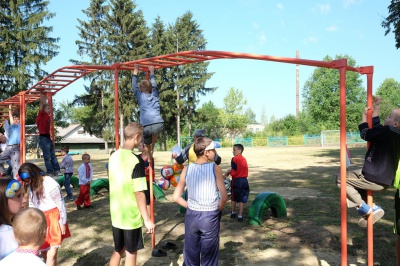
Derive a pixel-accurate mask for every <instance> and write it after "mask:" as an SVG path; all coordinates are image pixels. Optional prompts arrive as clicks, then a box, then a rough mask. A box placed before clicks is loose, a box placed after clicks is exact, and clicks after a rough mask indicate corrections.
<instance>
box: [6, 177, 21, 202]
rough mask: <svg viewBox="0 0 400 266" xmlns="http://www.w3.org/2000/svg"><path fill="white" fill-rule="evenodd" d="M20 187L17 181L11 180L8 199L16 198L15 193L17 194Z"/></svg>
mask: <svg viewBox="0 0 400 266" xmlns="http://www.w3.org/2000/svg"><path fill="white" fill-rule="evenodd" d="M20 187H21V184H20V183H19V182H18V181H17V180H11V182H10V183H8V185H7V189H6V197H7V198H14V196H15V192H17V191H18V189H19V188H20Z"/></svg>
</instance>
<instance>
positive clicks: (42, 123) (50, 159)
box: [36, 93, 60, 177]
mask: <svg viewBox="0 0 400 266" xmlns="http://www.w3.org/2000/svg"><path fill="white" fill-rule="evenodd" d="M50 111H51V109H50V106H49V105H48V104H47V102H46V95H45V94H43V93H42V94H40V107H39V113H38V115H37V117H36V125H37V127H38V130H39V146H40V149H41V150H42V152H43V158H44V164H45V166H46V171H47V173H46V175H48V176H52V177H57V176H59V175H60V165H59V164H58V161H57V157H56V152H55V150H54V143H53V140H52V139H51V137H50V124H51V121H50Z"/></svg>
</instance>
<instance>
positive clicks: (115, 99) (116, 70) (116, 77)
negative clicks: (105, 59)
mask: <svg viewBox="0 0 400 266" xmlns="http://www.w3.org/2000/svg"><path fill="white" fill-rule="evenodd" d="M118 99H119V96H118V68H115V69H114V113H115V149H116V150H118V149H119V123H118V121H119V117H118V116H119V114H118Z"/></svg>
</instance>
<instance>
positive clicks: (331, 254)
mask: <svg viewBox="0 0 400 266" xmlns="http://www.w3.org/2000/svg"><path fill="white" fill-rule="evenodd" d="M217 151H218V153H219V154H220V156H221V157H222V164H221V167H222V168H223V169H227V168H229V165H230V159H231V157H232V151H231V149H230V148H221V149H218V150H217ZM350 152H351V154H352V168H358V167H361V165H362V162H363V154H364V152H365V147H350ZM243 155H244V156H245V157H246V158H247V161H248V164H249V183H250V189H251V197H250V200H249V203H248V204H247V206H246V207H245V212H244V214H245V222H243V223H239V222H238V221H236V220H233V219H230V218H229V210H230V203H229V202H228V204H227V206H226V207H225V210H224V214H223V217H222V220H221V234H220V236H221V241H220V265H246V266H251V265H274V266H276V265H282V266H283V265H285V266H286V265H312V266H313V265H315V266H316V265H340V262H341V260H340V211H339V204H340V200H339V189H338V188H337V187H336V184H335V174H336V173H337V172H338V171H339V163H338V161H339V150H338V147H331V148H326V147H324V148H321V147H284V148H262V147H257V148H245V151H244V153H243ZM74 160H75V168H77V167H78V166H79V164H80V163H81V162H80V156H79V155H74ZM107 160H108V155H95V154H94V155H92V164H93V165H94V170H95V176H96V177H106V169H105V163H106V162H107ZM155 162H156V171H155V172H156V179H158V178H159V177H160V169H161V167H162V166H164V165H168V164H169V163H170V152H156V153H155ZM38 163H39V165H41V166H43V163H42V162H41V160H39V162H38ZM173 189H174V188H173V187H171V188H170V189H169V190H167V191H165V194H166V198H167V201H164V202H156V203H155V212H156V214H155V219H156V244H157V248H161V245H162V243H164V242H166V241H170V242H173V243H175V244H176V245H177V249H176V250H165V251H167V253H168V255H167V257H163V258H157V257H152V256H151V251H152V249H151V245H150V243H151V242H150V237H149V236H146V237H145V239H146V248H145V249H144V250H142V251H140V252H139V255H138V265H150V266H152V265H154V266H155V265H157V266H163V265H182V248H183V237H184V215H183V214H180V213H179V212H178V206H177V205H176V204H175V203H173V202H172V200H171V195H172V192H173ZM266 191H272V192H276V193H278V194H279V195H281V196H282V198H283V199H284V201H285V203H286V205H287V213H288V216H287V217H286V218H279V219H277V218H273V217H267V216H268V215H267V216H266V217H264V218H265V220H264V222H263V224H262V225H261V226H251V225H249V224H248V223H247V222H246V218H247V213H248V209H249V207H250V205H251V203H252V201H253V199H254V198H255V197H256V196H257V195H258V193H261V192H266ZM394 193H395V191H394V189H389V190H388V191H386V192H382V193H376V194H375V195H374V196H375V202H376V203H377V204H378V205H381V206H382V208H383V209H384V210H385V216H384V217H383V218H382V219H381V220H380V221H378V222H377V223H376V224H375V226H374V232H375V236H374V251H375V263H377V264H375V265H388V266H390V265H396V263H395V255H394V247H395V240H396V236H395V235H394V234H393V230H392V217H393V197H394ZM77 194H78V190H77V189H74V196H77ZM92 200H93V206H94V208H93V209H87V210H80V211H77V210H76V209H75V206H74V204H73V202H72V201H69V202H67V207H68V222H69V225H70V229H71V233H72V235H73V236H72V238H70V239H68V240H66V241H65V242H64V243H63V246H62V247H61V249H60V251H59V263H60V265H75V266H78V265H85V266H89V265H108V261H109V258H110V255H111V253H112V250H113V242H112V235H111V224H110V216H109V201H108V193H107V190H101V191H100V193H99V195H97V196H95V197H93V198H92ZM358 219H359V217H358V215H357V213H356V211H355V210H354V209H351V210H349V211H348V257H349V264H350V265H366V260H367V255H366V250H367V246H366V230H365V229H363V228H359V227H358V225H357V221H358Z"/></svg>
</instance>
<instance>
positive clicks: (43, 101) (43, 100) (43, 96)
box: [39, 93, 47, 111]
mask: <svg viewBox="0 0 400 266" xmlns="http://www.w3.org/2000/svg"><path fill="white" fill-rule="evenodd" d="M46 103H47V97H46V94H44V93H41V94H40V99H39V111H43V105H45V104H46Z"/></svg>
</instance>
